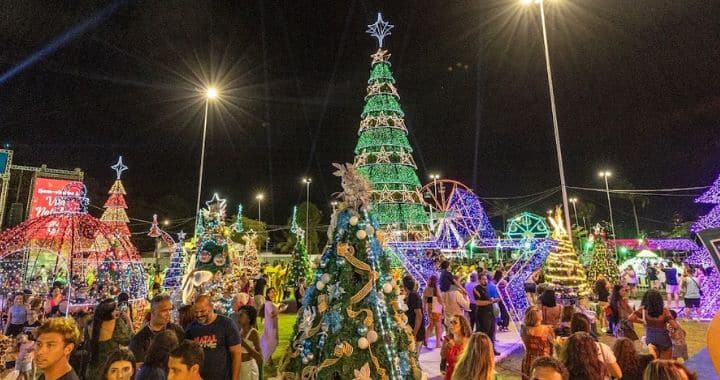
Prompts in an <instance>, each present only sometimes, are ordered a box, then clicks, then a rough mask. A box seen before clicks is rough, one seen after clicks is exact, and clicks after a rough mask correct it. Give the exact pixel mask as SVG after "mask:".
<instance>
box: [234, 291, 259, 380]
mask: <svg viewBox="0 0 720 380" xmlns="http://www.w3.org/2000/svg"><path fill="white" fill-rule="evenodd" d="M238 325H239V327H240V351H241V352H242V366H241V367H240V378H239V379H238V380H259V379H260V370H261V369H262V363H263V356H262V353H261V352H260V334H259V333H258V331H257V329H256V327H257V310H256V309H255V307H254V306H250V305H244V306H242V307H240V309H239V310H238Z"/></svg>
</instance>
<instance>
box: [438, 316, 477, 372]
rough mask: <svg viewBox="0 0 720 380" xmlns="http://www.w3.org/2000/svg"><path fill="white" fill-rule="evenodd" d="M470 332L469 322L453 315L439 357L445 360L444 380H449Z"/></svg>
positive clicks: (462, 317) (463, 317)
mask: <svg viewBox="0 0 720 380" xmlns="http://www.w3.org/2000/svg"><path fill="white" fill-rule="evenodd" d="M471 334H472V330H471V329H470V322H469V321H468V320H467V318H465V316H463V315H454V316H452V318H450V335H445V342H444V343H443V348H442V352H441V353H440V356H441V357H442V358H443V359H445V363H446V364H447V367H446V368H445V380H451V379H452V377H453V371H454V370H455V365H456V364H457V361H458V358H460V354H461V353H462V352H463V350H464V349H465V346H466V345H467V341H468V339H470V335H471Z"/></svg>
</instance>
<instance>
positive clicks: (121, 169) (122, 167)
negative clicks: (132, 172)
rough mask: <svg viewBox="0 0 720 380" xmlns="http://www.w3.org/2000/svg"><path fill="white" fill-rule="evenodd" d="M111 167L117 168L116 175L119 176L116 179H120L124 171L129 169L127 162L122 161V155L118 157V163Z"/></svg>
mask: <svg viewBox="0 0 720 380" xmlns="http://www.w3.org/2000/svg"><path fill="white" fill-rule="evenodd" d="M110 169H113V170H115V175H116V176H117V178H116V179H120V176H121V175H122V172H124V171H125V170H128V167H127V166H125V164H123V162H122V156H120V157H119V158H118V162H117V164H115V165H113V166H111V167H110Z"/></svg>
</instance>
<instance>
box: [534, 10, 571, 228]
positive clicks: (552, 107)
mask: <svg viewBox="0 0 720 380" xmlns="http://www.w3.org/2000/svg"><path fill="white" fill-rule="evenodd" d="M540 18H541V21H542V31H543V44H544V47H545V68H546V69H547V77H548V91H549V92H550V110H551V111H552V119H553V129H554V131H555V150H556V152H557V161H558V170H559V171H560V190H561V192H562V199H563V212H564V213H565V227H566V229H567V233H568V237H569V238H570V241H572V226H571V224H570V208H569V206H568V196H567V186H566V185H565V168H564V167H563V158H562V149H561V147H560V130H559V128H558V120H557V110H556V108H555V88H554V87H553V80H552V69H551V67H550V51H549V50H548V38H547V28H546V27H545V2H544V1H542V0H540Z"/></svg>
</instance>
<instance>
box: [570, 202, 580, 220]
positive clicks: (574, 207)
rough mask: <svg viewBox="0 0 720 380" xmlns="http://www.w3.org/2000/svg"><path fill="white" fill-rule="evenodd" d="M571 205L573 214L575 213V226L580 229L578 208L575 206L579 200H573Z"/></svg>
mask: <svg viewBox="0 0 720 380" xmlns="http://www.w3.org/2000/svg"><path fill="white" fill-rule="evenodd" d="M570 203H572V205H573V212H574V213H575V225H576V226H578V227H580V222H578V216H577V207H576V206H575V204H576V203H577V200H576V199H575V198H573V199H572V201H571V202H570Z"/></svg>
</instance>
